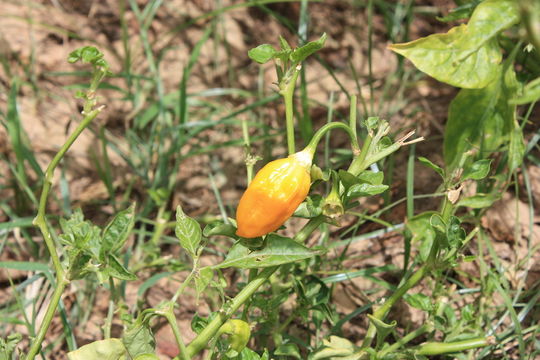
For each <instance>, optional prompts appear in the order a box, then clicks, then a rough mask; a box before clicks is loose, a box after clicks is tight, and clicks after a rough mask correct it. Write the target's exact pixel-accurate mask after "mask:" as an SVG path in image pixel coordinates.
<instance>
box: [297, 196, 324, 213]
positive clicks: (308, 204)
mask: <svg viewBox="0 0 540 360" xmlns="http://www.w3.org/2000/svg"><path fill="white" fill-rule="evenodd" d="M323 200H324V199H323V198H322V196H321V195H318V194H315V195H311V196H308V197H307V198H306V200H305V201H304V202H302V203H301V204H300V205H299V206H298V208H297V209H296V211H295V212H294V216H297V217H301V218H305V219H311V218H314V217H317V216H319V215H321V214H322V211H323V210H322V205H323Z"/></svg>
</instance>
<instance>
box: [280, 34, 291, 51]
mask: <svg viewBox="0 0 540 360" xmlns="http://www.w3.org/2000/svg"><path fill="white" fill-rule="evenodd" d="M279 46H280V47H281V50H282V51H292V48H291V45H289V43H288V42H287V40H286V39H285V38H284V37H283V36H281V35H279Z"/></svg>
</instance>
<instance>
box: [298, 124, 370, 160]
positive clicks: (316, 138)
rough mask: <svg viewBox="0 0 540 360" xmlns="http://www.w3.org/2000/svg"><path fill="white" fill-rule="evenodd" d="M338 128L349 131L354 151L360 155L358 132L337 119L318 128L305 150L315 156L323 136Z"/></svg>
mask: <svg viewBox="0 0 540 360" xmlns="http://www.w3.org/2000/svg"><path fill="white" fill-rule="evenodd" d="M337 128H339V129H343V130H345V131H346V132H347V134H348V135H349V137H350V138H351V147H352V150H353V153H354V154H355V155H358V154H359V153H360V146H358V139H357V138H356V134H355V133H354V131H353V130H352V129H351V128H350V126H348V125H346V124H344V123H340V122H335V121H334V122H330V123H328V124H326V125H324V126H323V127H321V128H320V129H319V130H317V132H316V133H315V135H313V137H312V138H311V141H310V142H309V144H308V145H307V146H306V148H305V149H304V150H303V151H307V152H308V153H310V154H311V157H313V156H314V155H315V151H316V150H317V145H318V144H319V142H320V141H321V139H322V137H323V136H324V135H325V134H326V133H327V132H328V131H330V130H333V129H337Z"/></svg>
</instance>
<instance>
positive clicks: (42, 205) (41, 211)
mask: <svg viewBox="0 0 540 360" xmlns="http://www.w3.org/2000/svg"><path fill="white" fill-rule="evenodd" d="M100 111H101V108H97V109H94V110H91V111H86V112H84V113H85V115H86V116H85V117H84V119H83V120H82V121H81V123H80V124H79V126H77V128H76V129H75V131H74V132H73V133H72V134H71V135H70V136H69V137H68V139H67V140H66V142H65V144H64V145H62V147H61V148H60V150H59V151H58V153H57V154H56V155H55V156H54V158H53V159H52V161H51V163H50V164H49V166H48V167H47V170H46V172H45V179H44V182H43V189H42V191H41V197H40V199H39V205H38V213H37V215H36V218H35V219H34V221H33V224H34V225H35V226H37V227H38V228H39V230H40V231H41V234H42V235H43V240H44V241H45V245H46V246H47V250H48V251H49V254H50V255H51V260H52V263H53V266H54V271H55V272H56V285H55V286H56V287H55V289H54V293H53V296H52V298H51V302H50V303H49V306H48V307H47V311H46V312H45V317H44V318H43V322H42V323H41V326H40V328H39V331H38V333H37V336H36V338H35V340H34V341H33V342H32V345H31V346H30V350H29V351H28V355H27V357H26V359H27V360H33V359H34V357H35V356H36V354H37V353H38V351H39V349H40V348H41V345H42V343H43V339H45V334H46V333H47V330H48V329H49V326H50V325H51V321H52V319H53V317H54V313H55V312H56V308H57V307H58V303H59V302H60V298H61V296H62V292H63V291H64V288H65V287H66V285H67V284H68V283H69V280H68V279H67V278H66V273H65V271H64V268H63V267H62V264H61V263H60V258H59V256H58V253H57V251H56V244H55V242H54V239H53V238H52V236H51V233H50V231H49V227H48V225H47V220H46V219H45V210H46V206H47V198H48V196H49V192H50V190H51V186H52V180H53V175H54V170H55V169H56V167H57V166H58V164H59V163H60V160H62V158H63V157H64V155H65V153H66V152H67V151H68V149H69V148H70V147H71V145H73V143H74V142H75V140H76V139H77V137H79V135H80V134H81V133H82V132H83V130H84V129H85V128H86V127H87V126H88V125H89V124H90V122H92V120H94V118H95V117H96V116H97V115H98V114H99V113H100Z"/></svg>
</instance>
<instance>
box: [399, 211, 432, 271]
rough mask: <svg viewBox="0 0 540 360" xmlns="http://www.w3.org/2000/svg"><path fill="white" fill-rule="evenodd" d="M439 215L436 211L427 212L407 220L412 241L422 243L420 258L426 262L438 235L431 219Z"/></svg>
mask: <svg viewBox="0 0 540 360" xmlns="http://www.w3.org/2000/svg"><path fill="white" fill-rule="evenodd" d="M436 214H437V213H436V212H434V211H426V212H424V213H421V214H418V215H415V216H413V217H412V218H410V219H407V223H406V225H407V229H408V230H409V231H410V232H411V234H412V236H413V237H412V241H414V242H420V249H419V250H420V258H421V259H422V260H424V261H425V260H426V259H427V258H428V255H429V252H430V250H431V246H432V244H433V241H434V240H435V237H436V233H435V230H434V229H433V226H432V225H431V218H432V217H433V216H434V215H436Z"/></svg>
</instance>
